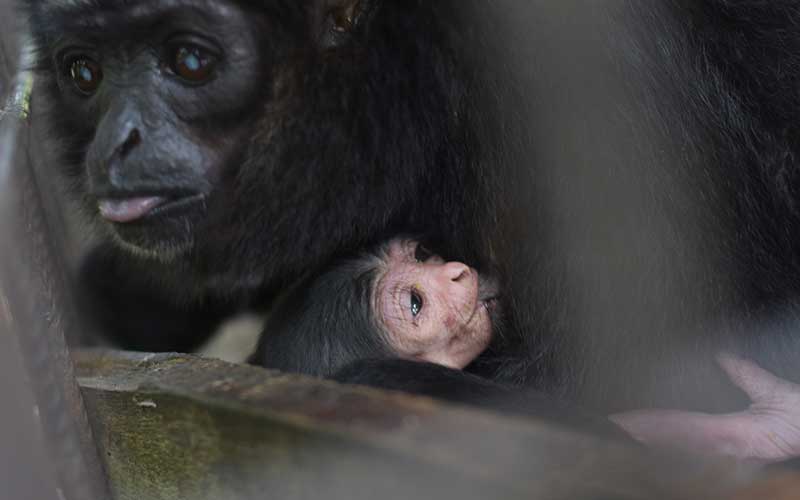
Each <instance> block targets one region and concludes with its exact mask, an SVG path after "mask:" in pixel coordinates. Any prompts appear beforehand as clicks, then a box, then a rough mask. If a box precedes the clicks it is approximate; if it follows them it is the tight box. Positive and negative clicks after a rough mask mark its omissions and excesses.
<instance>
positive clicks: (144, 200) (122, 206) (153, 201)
mask: <svg viewBox="0 0 800 500" xmlns="http://www.w3.org/2000/svg"><path fill="white" fill-rule="evenodd" d="M167 200H168V198H165V197H163V196H137V197H133V198H105V199H101V200H100V201H99V203H98V208H99V209H100V216H101V217H103V218H104V219H106V220H108V221H111V222H117V223H120V224H124V223H126V222H133V221H135V220H138V219H141V218H142V217H144V216H145V215H147V214H149V213H150V212H151V211H153V209H155V208H156V207H158V206H161V205H163V204H164V203H166V202H167Z"/></svg>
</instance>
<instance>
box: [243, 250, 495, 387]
mask: <svg viewBox="0 0 800 500" xmlns="http://www.w3.org/2000/svg"><path fill="white" fill-rule="evenodd" d="M497 290H498V288H497V285H496V282H495V280H493V279H490V278H488V277H486V276H484V275H482V274H479V273H478V272H477V271H476V270H475V269H473V268H471V267H469V266H467V265H466V264H463V263H461V262H446V261H445V260H444V259H442V258H441V257H440V256H439V255H436V254H434V253H432V252H430V251H428V250H427V249H426V248H425V247H424V246H423V245H421V244H420V243H419V242H418V241H416V240H414V239H411V238H400V237H398V238H394V239H392V240H390V241H388V242H387V243H385V244H382V245H379V246H378V247H376V248H374V249H371V250H369V251H366V252H364V253H362V254H361V255H359V256H357V257H355V258H350V259H346V260H343V261H341V262H339V263H338V264H336V265H334V266H332V267H330V268H329V269H328V270H326V271H325V272H323V274H321V275H319V276H316V277H314V278H313V279H309V280H306V281H304V282H302V283H300V284H299V285H298V286H296V287H294V288H293V289H292V290H291V291H290V292H289V293H287V294H286V295H285V296H284V297H282V298H281V299H280V300H279V301H278V303H277V304H276V307H275V308H274V309H273V312H272V314H271V316H270V318H269V320H268V321H267V324H266V328H265V332H266V333H265V335H263V336H262V338H261V340H260V341H259V345H258V349H257V351H256V353H255V355H254V357H253V358H252V359H251V361H252V362H254V363H257V364H260V365H262V366H266V367H268V368H275V369H279V370H283V371H288V372H298V373H306V374H310V375H317V376H326V375H331V374H333V373H334V372H336V371H337V370H338V369H339V368H341V367H343V366H345V365H347V364H349V363H351V362H353V361H356V360H362V359H369V358H403V359H409V360H418V361H427V362H430V363H436V364H439V365H442V366H446V367H448V368H454V369H462V368H464V367H466V366H467V365H468V364H470V363H471V362H472V361H473V360H474V359H475V358H476V357H477V356H478V355H479V354H480V353H481V352H483V351H484V350H485V349H486V348H487V346H488V345H489V343H490V341H491V338H492V332H493V331H494V330H495V329H496V328H498V327H499V325H500V317H499V314H497V300H496V298H497Z"/></svg>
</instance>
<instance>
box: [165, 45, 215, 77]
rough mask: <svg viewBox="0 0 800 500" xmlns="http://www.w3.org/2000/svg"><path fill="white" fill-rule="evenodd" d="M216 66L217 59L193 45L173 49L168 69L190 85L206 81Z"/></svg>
mask: <svg viewBox="0 0 800 500" xmlns="http://www.w3.org/2000/svg"><path fill="white" fill-rule="evenodd" d="M216 64H217V58H216V57H215V56H214V55H212V54H210V53H209V52H208V51H206V50H204V49H202V48H200V47H197V46H195V45H179V46H177V47H176V48H175V50H174V52H173V55H172V58H171V62H170V69H171V70H172V72H173V73H175V74H176V75H177V76H179V77H181V78H182V79H184V80H186V81H187V82H191V83H203V82H206V81H208V80H209V79H210V78H211V76H212V74H213V72H214V68H215V67H216Z"/></svg>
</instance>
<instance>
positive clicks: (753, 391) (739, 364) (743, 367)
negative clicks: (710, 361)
mask: <svg viewBox="0 0 800 500" xmlns="http://www.w3.org/2000/svg"><path fill="white" fill-rule="evenodd" d="M717 362H718V363H719V365H720V366H721V367H722V369H723V370H724V371H725V373H726V374H727V375H728V377H729V378H730V379H731V382H733V383H734V384H735V385H736V386H737V387H739V388H740V389H741V390H743V391H744V392H745V393H746V394H747V395H748V396H749V397H750V399H751V400H752V401H753V402H754V403H755V402H759V401H762V400H764V399H767V398H770V397H773V396H775V394H776V393H777V392H781V391H785V390H787V389H788V388H789V386H790V384H789V383H788V382H786V381H785V380H782V379H780V378H778V377H776V376H775V375H773V374H771V373H770V372H768V371H767V370H764V369H763V368H761V367H760V366H758V365H757V364H755V363H753V362H752V361H748V360H746V359H742V358H739V357H736V356H734V355H732V354H728V353H723V354H720V355H718V356H717Z"/></svg>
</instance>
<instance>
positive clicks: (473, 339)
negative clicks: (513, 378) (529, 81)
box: [251, 238, 800, 463]
mask: <svg viewBox="0 0 800 500" xmlns="http://www.w3.org/2000/svg"><path fill="white" fill-rule="evenodd" d="M498 290H499V289H498V286H497V284H496V282H495V280H493V279H491V278H487V277H485V276H481V275H480V274H479V273H478V272H477V271H476V270H475V269H473V268H471V267H469V266H467V265H466V264H462V263H460V262H446V261H445V260H444V259H442V258H441V257H440V256H438V255H436V254H434V253H432V252H430V251H428V250H427V249H426V248H425V247H424V246H423V245H421V244H420V243H419V242H418V241H415V240H414V239H412V238H395V239H392V240H390V241H389V242H388V243H385V244H383V245H380V246H378V247H377V248H375V249H373V250H370V251H367V252H365V253H363V254H361V255H359V256H357V257H355V258H350V259H346V260H343V261H341V262H340V263H339V264H337V265H334V266H332V267H331V268H329V269H328V270H327V271H325V272H324V273H323V274H322V275H319V276H316V277H314V278H310V279H308V280H306V281H305V282H303V283H301V284H300V285H299V286H297V287H295V288H294V289H293V290H292V291H290V292H289V293H288V294H286V295H285V296H284V297H283V298H282V299H281V300H280V301H279V302H278V304H276V307H275V309H274V311H273V313H272V316H271V317H270V319H269V321H268V323H267V328H266V333H265V335H263V336H262V338H261V340H260V343H259V346H258V349H257V351H256V353H255V355H254V356H253V358H252V359H251V361H252V362H253V363H256V364H260V365H263V366H266V367H269V368H276V369H280V370H283V371H288V372H297V373H305V374H310V375H318V376H329V375H332V374H334V373H335V372H336V371H337V370H338V369H339V368H341V367H343V366H345V365H347V364H348V363H351V362H353V361H357V360H363V359H369V358H404V359H412V360H418V361H427V362H431V363H437V364H440V365H443V366H446V367H449V368H454V369H462V368H464V367H466V366H467V365H468V364H470V363H471V362H472V361H473V360H475V358H476V357H477V356H478V355H479V354H480V353H481V352H483V351H484V350H485V349H486V348H487V346H488V345H489V343H490V341H491V339H492V336H493V334H496V333H497V331H498V329H499V328H500V326H501V324H500V321H501V319H502V318H501V316H502V315H501V314H500V313H501V311H499V310H498V306H497V300H496V298H497V296H498ZM720 365H721V366H722V368H723V369H724V370H725V372H726V373H727V374H728V375H729V377H730V379H731V381H732V382H733V383H734V384H736V385H737V386H738V387H740V388H741V389H742V390H743V391H745V392H746V393H747V394H748V395H749V396H750V397H751V400H752V402H753V404H752V405H751V406H750V407H749V408H748V409H746V410H744V411H742V412H737V413H732V414H727V415H709V414H702V413H693V412H684V411H673V410H657V409H653V410H637V411H631V412H626V413H621V414H617V415H612V416H611V417H610V420H611V421H613V422H615V423H616V424H617V425H618V426H619V427H620V428H622V429H623V430H624V431H625V432H627V433H628V434H629V435H630V436H632V437H633V438H635V439H637V440H639V441H642V442H643V443H645V444H649V445H652V446H658V447H671V448H678V449H683V450H687V451H691V452H695V453H701V454H710V455H727V456H733V457H735V458H739V459H742V460H751V461H756V462H762V463H772V462H781V461H785V460H790V459H794V458H797V457H800V386H797V385H795V384H792V383H790V382H787V381H785V380H781V379H778V378H777V377H775V376H773V375H772V374H770V373H768V372H766V371H764V370H763V369H761V368H759V367H758V366H756V365H754V364H753V363H751V362H749V361H746V360H743V359H739V358H736V357H733V356H730V355H721V356H720ZM518 396H519V397H525V396H520V395H518ZM552 403H553V404H555V401H554V400H553V401H552ZM523 406H524V405H523Z"/></svg>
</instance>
